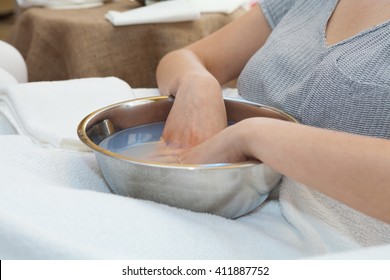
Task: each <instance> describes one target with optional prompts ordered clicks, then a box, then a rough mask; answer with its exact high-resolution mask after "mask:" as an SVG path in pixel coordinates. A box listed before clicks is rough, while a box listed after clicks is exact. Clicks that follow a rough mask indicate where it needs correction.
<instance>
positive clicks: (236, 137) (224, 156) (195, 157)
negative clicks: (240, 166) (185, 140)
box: [177, 122, 252, 164]
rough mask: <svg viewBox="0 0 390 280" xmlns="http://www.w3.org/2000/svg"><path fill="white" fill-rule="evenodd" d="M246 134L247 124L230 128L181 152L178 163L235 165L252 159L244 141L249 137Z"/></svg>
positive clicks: (238, 124)
mask: <svg viewBox="0 0 390 280" xmlns="http://www.w3.org/2000/svg"><path fill="white" fill-rule="evenodd" d="M246 134H248V133H247V129H246V126H245V122H239V123H237V124H235V125H232V126H229V127H227V128H225V129H224V130H222V131H221V132H219V133H218V134H216V135H214V136H213V137H211V138H209V139H207V140H206V141H204V142H202V143H200V144H199V145H197V146H195V147H193V148H190V149H185V150H181V151H180V152H179V153H178V154H177V156H178V162H180V163H184V164H186V163H193V164H208V163H234V162H242V161H246V160H249V159H252V157H251V156H250V155H248V154H247V152H246V149H245V142H244V141H243V140H244V139H245V138H246V137H248V136H247V135H246ZM249 137H250V136H249Z"/></svg>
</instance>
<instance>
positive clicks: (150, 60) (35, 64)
mask: <svg viewBox="0 0 390 280" xmlns="http://www.w3.org/2000/svg"><path fill="white" fill-rule="evenodd" d="M139 6H140V4H139V3H138V2H136V1H126V0H121V1H119V2H109V3H106V4H105V5H103V6H101V7H97V8H91V9H78V10H77V9H76V10H51V9H45V8H38V7H35V8H29V9H26V10H24V11H23V12H21V13H20V14H19V16H18V17H17V20H16V23H15V26H14V28H13V30H12V31H11V34H10V37H9V38H8V42H9V43H11V44H12V45H14V46H15V47H16V48H17V49H18V50H19V51H20V52H21V54H22V55H23V57H24V59H25V60H26V63H27V67H28V72H29V76H28V78H29V81H52V80H66V79H73V78H86V77H105V76H115V77H118V78H120V79H123V80H125V81H126V82H128V83H129V84H130V85H131V86H132V87H134V88H137V87H146V88H150V87H155V86H156V81H155V70H156V67H157V64H158V62H159V60H160V59H161V58H162V56H163V55H164V54H166V53H167V52H169V51H172V50H174V49H178V48H180V47H183V46H185V45H188V44H189V43H191V42H194V41H196V40H198V39H200V38H202V37H204V36H206V35H208V34H210V33H212V32H214V31H216V30H217V29H219V28H221V27H223V26H224V25H226V24H227V23H229V22H231V21H232V20H233V19H235V18H237V17H239V16H240V15H241V14H243V13H244V11H243V10H237V11H236V12H234V13H232V14H230V15H226V14H218V13H212V14H202V16H201V18H200V19H199V20H195V21H190V22H180V23H164V24H143V25H129V26H122V27H114V26H113V25H112V24H111V23H110V22H109V21H107V20H106V19H105V17H104V15H105V14H106V12H107V11H109V10H117V11H126V10H129V9H132V8H137V7H139Z"/></svg>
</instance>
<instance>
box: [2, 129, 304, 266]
mask: <svg viewBox="0 0 390 280" xmlns="http://www.w3.org/2000/svg"><path fill="white" fill-rule="evenodd" d="M0 147H1V151H2V155H1V157H0V172H1V173H0V248H1V250H0V258H1V259H2V260H4V259H257V258H267V259H268V258H283V259H285V258H286V259H290V258H299V257H304V256H307V255H308V253H305V252H304V251H305V249H304V248H305V246H304V243H303V242H300V241H299V238H298V237H297V235H296V233H295V232H294V230H293V229H291V227H290V225H289V224H288V223H287V222H286V221H285V220H284V219H283V218H282V217H281V215H280V210H279V207H278V205H277V203H268V204H265V205H264V207H263V208H262V210H261V211H258V212H256V213H252V214H251V215H249V216H247V217H244V218H241V219H239V220H228V219H224V218H221V217H219V216H214V215H209V214H200V213H195V212H190V211H187V210H182V209H176V208H172V207H168V206H165V205H161V204H157V203H154V202H150V201H144V200H136V199H132V198H127V197H122V196H117V195H113V194H111V193H109V190H108V188H107V186H106V185H105V183H104V180H103V177H102V175H101V173H100V171H99V169H98V164H97V162H96V161H95V158H94V155H93V153H88V152H77V151H65V150H62V149H57V148H51V147H48V148H43V147H40V146H37V145H35V144H34V143H32V142H31V140H30V139H29V138H28V137H26V136H20V135H12V136H0ZM162 187H163V186H162Z"/></svg>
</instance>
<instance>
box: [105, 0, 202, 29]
mask: <svg viewBox="0 0 390 280" xmlns="http://www.w3.org/2000/svg"><path fill="white" fill-rule="evenodd" d="M105 16H106V18H107V19H108V20H109V21H110V22H111V23H112V24H113V25H115V26H121V25H131V24H146V23H163V22H180V21H191V20H196V19H198V18H199V17H200V12H199V10H198V9H196V8H194V7H193V6H192V5H191V4H190V3H189V2H188V1H187V0H170V1H163V2H159V3H156V4H152V5H149V6H145V7H140V8H136V9H132V10H129V11H126V12H117V11H108V12H107V13H106V15H105Z"/></svg>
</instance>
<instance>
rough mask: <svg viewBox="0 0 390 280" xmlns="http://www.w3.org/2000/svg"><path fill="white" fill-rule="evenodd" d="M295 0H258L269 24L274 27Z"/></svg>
mask: <svg viewBox="0 0 390 280" xmlns="http://www.w3.org/2000/svg"><path fill="white" fill-rule="evenodd" d="M294 2H295V0H258V5H259V6H260V8H261V9H262V10H263V13H264V16H265V18H266V19H267V21H268V24H269V26H270V27H271V28H272V29H274V28H275V26H276V25H277V24H278V23H279V22H280V20H281V19H282V18H283V16H284V15H285V14H286V13H287V12H288V10H289V9H290V8H291V7H292V5H294Z"/></svg>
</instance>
